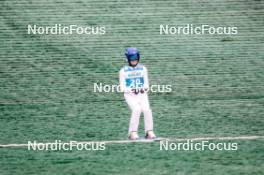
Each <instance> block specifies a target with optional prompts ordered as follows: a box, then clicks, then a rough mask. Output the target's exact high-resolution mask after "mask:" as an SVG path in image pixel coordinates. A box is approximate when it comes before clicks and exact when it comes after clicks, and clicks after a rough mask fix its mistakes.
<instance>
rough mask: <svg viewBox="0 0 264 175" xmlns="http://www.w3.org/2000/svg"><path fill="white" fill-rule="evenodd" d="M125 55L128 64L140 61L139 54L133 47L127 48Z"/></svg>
mask: <svg viewBox="0 0 264 175" xmlns="http://www.w3.org/2000/svg"><path fill="white" fill-rule="evenodd" d="M125 55H126V58H127V61H128V62H130V61H133V60H138V61H139V59H140V53H139V51H138V49H137V48H134V47H129V48H127V49H126V52H125Z"/></svg>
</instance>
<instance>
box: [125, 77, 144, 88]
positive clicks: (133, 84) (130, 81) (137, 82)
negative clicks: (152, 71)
mask: <svg viewBox="0 0 264 175" xmlns="http://www.w3.org/2000/svg"><path fill="white" fill-rule="evenodd" d="M143 85H144V79H143V77H137V78H127V79H126V87H127V88H132V89H138V88H142V87H143Z"/></svg>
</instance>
